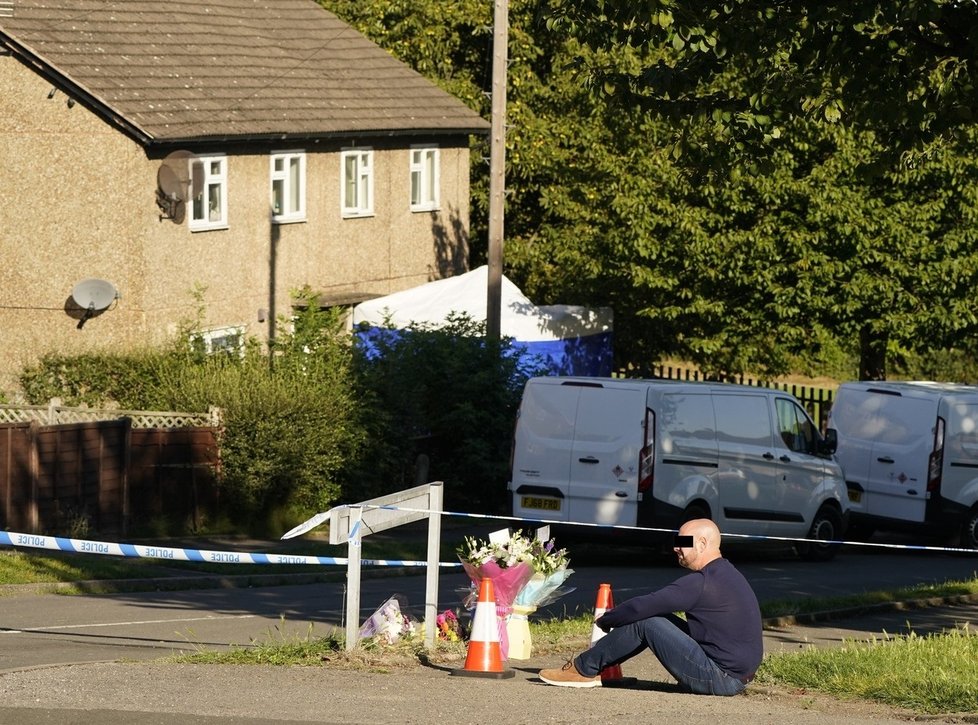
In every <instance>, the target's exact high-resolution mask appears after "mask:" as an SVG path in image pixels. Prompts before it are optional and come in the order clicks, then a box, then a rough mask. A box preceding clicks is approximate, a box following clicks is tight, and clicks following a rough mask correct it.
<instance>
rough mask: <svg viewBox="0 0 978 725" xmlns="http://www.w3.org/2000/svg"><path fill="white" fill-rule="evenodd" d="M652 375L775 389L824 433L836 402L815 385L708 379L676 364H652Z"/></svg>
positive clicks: (624, 373)
mask: <svg viewBox="0 0 978 725" xmlns="http://www.w3.org/2000/svg"><path fill="white" fill-rule="evenodd" d="M651 376H652V377H655V378H665V379H667V380H690V381H704V382H714V383H736V384H737V385H752V386H757V387H764V388H774V389H776V390H783V391H785V392H786V393H791V394H792V395H793V396H795V397H796V398H798V400H799V401H800V402H801V404H802V405H804V406H805V409H806V410H807V411H808V414H809V415H811V416H812V420H814V421H815V423H816V424H818V426H819V428H820V429H821V430H823V431H824V430H825V427H826V423H827V422H828V418H829V411H830V410H831V409H832V401H833V400H834V399H835V389H834V388H822V387H818V386H814V385H798V384H796V383H784V382H777V381H770V380H760V379H758V378H752V377H749V376H745V375H729V376H715V377H710V376H706V375H704V374H703V373H701V372H700V371H699V370H697V369H696V368H690V367H684V366H679V365H659V364H656V365H653V366H652V369H651ZM617 377H622V378H628V377H635V375H634V374H633V373H632V372H631V371H625V370H622V371H619V372H618V373H617Z"/></svg>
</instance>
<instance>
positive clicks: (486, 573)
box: [458, 529, 534, 659]
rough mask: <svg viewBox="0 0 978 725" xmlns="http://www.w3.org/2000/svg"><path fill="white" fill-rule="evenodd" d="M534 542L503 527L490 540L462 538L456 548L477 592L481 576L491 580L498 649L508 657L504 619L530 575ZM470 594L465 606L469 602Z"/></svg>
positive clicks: (503, 656)
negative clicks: (460, 544) (497, 621)
mask: <svg viewBox="0 0 978 725" xmlns="http://www.w3.org/2000/svg"><path fill="white" fill-rule="evenodd" d="M533 557H534V555H533V542H532V541H531V540H530V539H528V538H527V537H525V536H524V535H523V534H522V533H521V532H519V531H517V532H516V533H515V534H510V532H509V530H507V529H503V530H502V531H496V532H493V533H492V534H490V535H489V541H488V542H485V541H481V540H479V539H473V538H470V537H465V543H464V544H463V545H462V546H460V547H459V549H458V558H459V561H461V562H462V568H463V569H465V573H466V574H468V576H469V579H470V580H471V581H472V585H473V589H474V590H475V591H478V589H479V584H480V582H481V581H482V580H483V579H491V580H492V585H493V591H494V594H495V598H496V616H497V618H498V619H499V649H500V653H501V654H502V658H503V659H507V657H508V652H509V640H508V638H507V636H506V618H507V617H508V616H509V613H510V611H511V610H512V606H513V600H514V599H515V598H516V595H517V594H519V592H520V590H522V589H523V587H524V586H526V583H527V582H528V581H529V580H530V578H531V577H532V576H533V573H534V569H533ZM472 599H473V597H472V594H471V593H470V595H469V597H468V600H467V602H466V606H468V604H469V603H470V602H471V603H472V604H473V606H474V602H472Z"/></svg>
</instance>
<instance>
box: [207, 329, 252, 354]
mask: <svg viewBox="0 0 978 725" xmlns="http://www.w3.org/2000/svg"><path fill="white" fill-rule="evenodd" d="M200 339H201V340H202V341H203V343H204V352H206V353H207V354H208V355H216V354H218V353H222V352H223V353H227V354H228V355H244V349H245V328H244V325H227V326H226V327H213V328H211V329H209V330H203V331H202V332H201V333H200ZM234 340H236V342H231V341H234Z"/></svg>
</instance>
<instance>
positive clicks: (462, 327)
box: [348, 315, 538, 513]
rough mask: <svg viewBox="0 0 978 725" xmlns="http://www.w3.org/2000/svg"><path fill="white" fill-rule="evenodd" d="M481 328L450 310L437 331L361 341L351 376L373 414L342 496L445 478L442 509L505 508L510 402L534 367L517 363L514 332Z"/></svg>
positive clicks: (419, 328) (415, 329)
mask: <svg viewBox="0 0 978 725" xmlns="http://www.w3.org/2000/svg"><path fill="white" fill-rule="evenodd" d="M484 327H485V326H484V323H475V322H473V321H472V320H471V319H469V318H468V317H466V316H464V315H451V316H449V318H448V320H446V324H445V326H444V327H441V328H439V329H432V328H431V327H429V326H426V325H412V326H410V327H408V328H407V329H405V330H392V329H386V330H381V331H380V334H378V335H375V336H373V337H372V339H371V343H372V346H373V351H370V350H369V348H367V347H363V348H362V349H361V354H360V355H359V356H358V359H357V377H358V381H359V388H360V394H361V396H362V397H361V400H362V401H364V402H365V404H366V405H367V407H369V408H370V409H371V410H372V411H373V420H372V423H371V429H370V436H369V439H370V445H369V447H368V448H367V449H366V451H367V453H366V456H365V459H364V464H363V468H362V469H361V471H360V472H359V473H358V474H355V475H354V476H353V477H352V479H351V481H350V484H349V486H348V498H349V500H351V501H361V500H365V499H367V498H372V497H374V496H377V495H381V494H385V493H390V492H392V491H396V490H399V489H402V488H408V487H411V486H414V485H417V484H418V483H423V482H425V481H444V482H445V501H446V506H447V507H448V508H454V509H455V510H463V511H479V512H483V513H486V512H491V513H495V512H500V511H502V510H503V507H504V504H505V494H506V490H505V489H506V486H505V484H506V479H507V475H508V470H509V469H508V466H509V454H510V445H511V440H512V433H513V423H514V421H515V418H516V410H517V408H518V407H519V401H520V397H521V395H522V392H523V385H524V384H525V382H526V379H527V378H528V377H530V376H531V375H532V374H534V373H535V372H538V371H537V370H535V369H533V367H532V366H530V367H527V366H525V365H524V364H522V363H521V362H520V360H519V354H520V353H521V352H522V351H523V348H521V347H519V346H517V345H515V344H514V343H513V342H512V341H511V340H508V339H503V340H502V341H501V342H499V343H495V344H494V343H491V342H487V341H486V340H485V337H484V335H485V330H484ZM419 456H421V457H425V458H426V460H427V467H428V473H427V475H426V476H425V475H423V474H424V470H423V468H424V464H422V470H418V464H419V460H424V459H419ZM419 479H421V480H419Z"/></svg>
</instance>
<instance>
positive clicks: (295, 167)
mask: <svg viewBox="0 0 978 725" xmlns="http://www.w3.org/2000/svg"><path fill="white" fill-rule="evenodd" d="M300 169H301V164H300V162H299V157H298V156H293V157H292V158H290V159H289V212H290V213H292V214H296V213H298V212H299V210H300V208H301V205H300V204H299V200H300V199H301V198H302V178H301V174H300V173H299V171H300Z"/></svg>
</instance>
